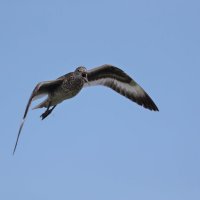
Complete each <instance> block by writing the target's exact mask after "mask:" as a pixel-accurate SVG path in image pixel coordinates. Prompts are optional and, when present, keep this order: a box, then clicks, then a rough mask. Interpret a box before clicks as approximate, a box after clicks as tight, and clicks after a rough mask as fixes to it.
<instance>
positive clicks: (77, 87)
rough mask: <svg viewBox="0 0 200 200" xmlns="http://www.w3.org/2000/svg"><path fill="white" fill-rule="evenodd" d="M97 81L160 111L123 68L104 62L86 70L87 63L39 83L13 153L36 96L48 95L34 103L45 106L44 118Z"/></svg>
mask: <svg viewBox="0 0 200 200" xmlns="http://www.w3.org/2000/svg"><path fill="white" fill-rule="evenodd" d="M95 85H102V86H106V87H109V88H111V89H113V90H114V91H116V92H117V93H119V94H121V95H123V96H125V97H126V98H128V99H130V100H131V101H133V102H136V103H137V104H139V105H141V106H143V107H144V108H147V109H149V110H153V111H158V107H157V106H156V104H155V103H154V102H153V100H152V99H151V98H150V96H149V95H148V94H147V93H146V92H145V91H144V89H143V88H142V87H141V86H140V85H139V84H137V82H136V81H134V80H133V79H132V78H131V77H130V76H129V75H127V74H126V73H125V72H123V71H122V70H121V69H119V68H117V67H115V66H112V65H102V66H100V67H96V68H94V69H91V70H87V69H86V68H85V67H82V66H81V67H78V68H77V69H76V70H75V71H74V72H71V73H68V74H66V75H64V76H61V77H59V78H58V79H56V80H52V81H44V82H41V83H38V84H37V85H36V87H35V89H34V90H33V92H32V94H31V96H30V98H29V101H28V104H27V106H26V110H25V113H24V116H23V121H22V123H21V125H20V128H19V132H18V136H17V141H16V143H15V147H14V151H13V153H14V152H15V150H16V147H17V143H18V139H19V136H20V133H21V130H22V127H23V125H24V121H25V119H26V116H27V113H28V110H29V107H30V105H31V102H32V101H33V100H35V99H37V98H39V97H40V96H43V95H47V99H45V100H44V101H43V102H42V103H40V104H39V105H37V106H36V107H35V108H43V107H45V108H46V111H45V112H44V113H43V114H42V115H41V118H42V119H45V118H46V117H47V116H48V115H49V114H50V113H51V112H52V111H53V110H54V108H55V107H56V106H57V104H59V103H61V102H62V101H64V100H66V99H69V98H72V97H74V96H76V95H77V94H78V93H79V92H80V91H81V89H82V88H83V87H87V86H95Z"/></svg>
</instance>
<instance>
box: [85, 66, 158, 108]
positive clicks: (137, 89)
mask: <svg viewBox="0 0 200 200" xmlns="http://www.w3.org/2000/svg"><path fill="white" fill-rule="evenodd" d="M87 78H88V82H86V83H85V84H84V86H94V85H103V86H107V87H109V88H111V89H113V90H115V91H116V92H118V93H119V94H121V95H123V96H125V97H127V98H128V99H130V100H132V101H134V102H136V103H137V104H139V105H141V106H143V107H145V108H148V109H149V110H154V111H158V107H157V106H156V104H155V103H154V102H153V100H152V99H151V98H150V96H149V95H148V94H147V93H146V92H145V91H144V89H143V88H142V87H141V86H140V85H139V84H137V83H136V82H135V81H134V80H133V79H132V78H131V77H130V76H128V75H127V74H126V73H125V72H123V71H122V70H121V69H119V68H117V67H115V66H112V65H102V66H100V67H97V68H94V69H91V70H88V72H87Z"/></svg>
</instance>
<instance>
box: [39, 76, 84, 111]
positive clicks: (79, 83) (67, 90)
mask: <svg viewBox="0 0 200 200" xmlns="http://www.w3.org/2000/svg"><path fill="white" fill-rule="evenodd" d="M57 80H61V81H60V83H59V84H58V85H56V87H52V88H51V89H50V90H49V91H48V98H47V99H46V100H45V101H43V102H42V103H41V104H39V105H38V106H36V107H35V108H43V107H45V108H47V107H48V106H49V105H51V106H55V105H57V104H59V103H61V102H63V101H64V100H66V99H70V98H72V97H74V96H76V95H77V94H78V93H79V92H80V91H81V89H82V88H83V85H84V81H83V79H82V77H81V76H77V75H76V73H75V72H71V73H68V74H66V75H64V76H62V77H60V78H58V79H57Z"/></svg>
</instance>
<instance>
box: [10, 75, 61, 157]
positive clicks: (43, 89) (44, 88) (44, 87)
mask: <svg viewBox="0 0 200 200" xmlns="http://www.w3.org/2000/svg"><path fill="white" fill-rule="evenodd" d="M62 81H63V80H62V79H56V80H53V81H44V82H41V83H38V84H37V85H36V87H35V88H34V90H33V92H32V94H31V96H30V98H29V100H28V103H27V106H26V109H25V112H24V116H23V119H22V122H21V124H20V128H19V131H18V135H17V140H16V143H15V147H14V150H13V154H14V153H15V150H16V148H17V144H18V140H19V136H20V133H21V131H22V128H23V126H24V122H25V120H26V116H27V114H28V111H29V108H30V105H31V103H32V101H34V100H36V99H38V98H41V97H42V96H44V95H49V91H50V89H53V88H55V87H58V86H59V85H60V84H61V83H62Z"/></svg>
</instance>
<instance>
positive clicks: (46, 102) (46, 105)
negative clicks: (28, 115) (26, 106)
mask: <svg viewBox="0 0 200 200" xmlns="http://www.w3.org/2000/svg"><path fill="white" fill-rule="evenodd" d="M48 105H49V101H48V99H46V100H44V101H43V102H41V103H40V104H38V105H36V106H35V107H33V110H34V109H38V108H47V107H48Z"/></svg>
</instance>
